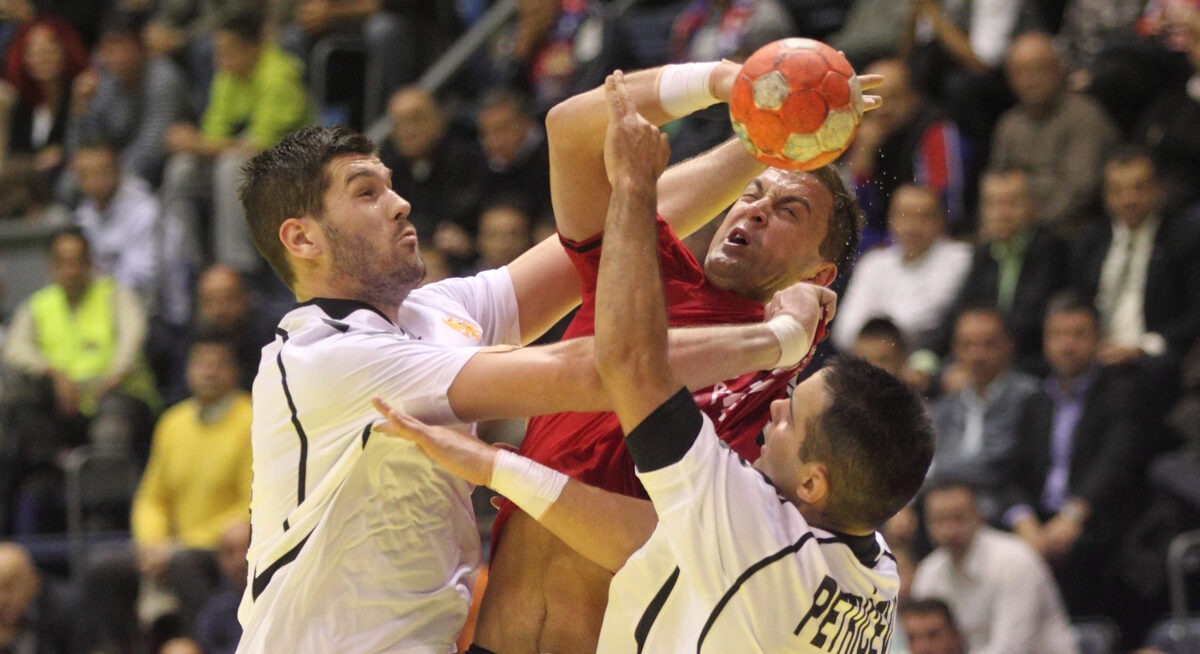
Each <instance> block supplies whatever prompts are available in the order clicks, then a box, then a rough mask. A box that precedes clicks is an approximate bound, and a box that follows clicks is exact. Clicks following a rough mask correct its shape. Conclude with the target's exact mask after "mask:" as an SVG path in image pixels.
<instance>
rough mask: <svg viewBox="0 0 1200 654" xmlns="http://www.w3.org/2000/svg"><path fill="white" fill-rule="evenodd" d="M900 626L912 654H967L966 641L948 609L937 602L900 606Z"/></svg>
mask: <svg viewBox="0 0 1200 654" xmlns="http://www.w3.org/2000/svg"><path fill="white" fill-rule="evenodd" d="M900 624H901V625H902V626H903V627H904V633H905V635H907V636H908V650H909V652H911V654H967V638H966V636H963V633H962V631H959V629H958V623H957V622H955V621H954V614H953V613H951V611H950V607H949V606H947V605H946V603H945V602H943V601H942V600H940V599H932V598H930V599H923V600H916V601H913V602H910V603H908V604H902V605H901V606H900Z"/></svg>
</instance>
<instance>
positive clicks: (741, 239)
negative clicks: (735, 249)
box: [725, 227, 750, 245]
mask: <svg viewBox="0 0 1200 654" xmlns="http://www.w3.org/2000/svg"><path fill="white" fill-rule="evenodd" d="M725 243H727V244H728V245H749V244H750V241H749V239H747V238H746V232H745V231H744V230H742V228H741V227H737V228H735V229H733V230H732V231H730V232H729V235H728V236H726V237H725Z"/></svg>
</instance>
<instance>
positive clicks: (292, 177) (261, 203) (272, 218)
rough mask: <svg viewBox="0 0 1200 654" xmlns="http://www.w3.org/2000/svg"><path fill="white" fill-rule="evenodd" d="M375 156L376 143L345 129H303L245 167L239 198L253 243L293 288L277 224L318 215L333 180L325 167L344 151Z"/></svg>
mask: <svg viewBox="0 0 1200 654" xmlns="http://www.w3.org/2000/svg"><path fill="white" fill-rule="evenodd" d="M355 154H358V155H373V154H375V144H374V143H371V141H370V139H368V138H367V137H365V136H363V135H361V134H359V133H358V132H355V131H354V130H351V129H349V128H347V127H341V126H338V127H304V128H301V129H299V130H296V131H295V132H292V133H291V134H288V135H287V136H285V137H283V139H282V140H281V141H279V143H276V144H275V145H274V146H272V147H271V148H269V149H267V150H264V151H263V152H260V153H259V154H257V155H255V157H254V158H253V159H251V160H250V161H248V162H246V165H245V166H244V167H243V168H242V175H243V178H242V186H241V188H240V189H238V197H239V198H241V200H242V206H243V207H245V209H246V222H247V224H249V226H250V236H251V237H252V238H253V239H254V246H255V247H256V248H258V251H259V253H260V254H262V256H263V258H264V259H266V260H267V263H269V264H270V265H271V269H272V270H274V271H275V274H277V275H279V278H280V279H282V280H283V282H284V283H285V284H287V285H288V286H289V287H290V286H292V284H293V283H294V282H295V279H296V275H295V272H294V271H293V270H292V267H291V265H290V264H289V263H288V259H287V250H286V249H285V248H284V247H283V242H282V241H280V240H279V226H280V225H282V224H283V221H285V220H287V219H288V218H293V217H298V216H303V215H305V214H308V215H311V216H314V217H320V215H321V214H322V213H323V212H324V210H325V205H324V198H323V196H324V195H325V191H326V190H328V189H329V184H330V182H331V180H330V178H329V172H328V171H327V170H326V169H325V167H326V164H328V163H329V162H330V161H332V160H333V159H335V158H337V157H340V156H345V155H355Z"/></svg>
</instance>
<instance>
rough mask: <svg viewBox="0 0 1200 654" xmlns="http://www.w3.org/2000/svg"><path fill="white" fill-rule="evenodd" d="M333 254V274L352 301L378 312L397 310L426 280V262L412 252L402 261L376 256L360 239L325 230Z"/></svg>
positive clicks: (374, 250) (368, 243)
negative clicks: (343, 286) (370, 306)
mask: <svg viewBox="0 0 1200 654" xmlns="http://www.w3.org/2000/svg"><path fill="white" fill-rule="evenodd" d="M326 234H327V235H328V238H329V247H330V249H331V250H332V254H333V257H332V259H333V265H332V274H333V277H334V279H335V280H337V281H338V282H339V283H342V284H344V285H345V286H346V288H348V289H350V292H351V294H352V295H353V296H354V299H356V300H359V301H362V302H366V303H367V304H370V305H372V306H375V307H378V308H392V307H398V306H400V303H401V302H403V301H404V298H405V297H407V296H408V294H409V292H411V291H412V290H413V289H414V288H416V287H417V285H418V284H420V283H421V280H423V279H424V278H425V261H424V260H423V259H422V258H421V255H420V252H418V251H416V250H415V249H414V251H413V252H412V254H411V255H408V256H405V257H403V258H399V259H397V258H391V257H387V256H381V255H377V254H376V248H374V247H372V243H371V242H370V241H369V240H368V239H366V238H363V237H362V236H357V235H349V234H345V233H343V232H341V231H339V230H338V229H337V228H333V227H329V228H327V230H326Z"/></svg>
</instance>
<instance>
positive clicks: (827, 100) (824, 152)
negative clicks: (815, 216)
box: [729, 38, 863, 170]
mask: <svg viewBox="0 0 1200 654" xmlns="http://www.w3.org/2000/svg"><path fill="white" fill-rule="evenodd" d="M862 115H863V96H862V87H861V86H859V83H858V78H856V77H855V76H854V69H853V68H852V67H851V66H850V62H848V61H846V58H845V57H843V56H842V54H841V53H839V52H838V51H837V50H834V49H833V48H831V47H829V46H827V45H825V44H824V43H821V42H820V41H814V40H812V39H801V38H790V39H780V40H778V41H774V42H771V43H768V44H766V45H764V46H763V47H761V48H759V49H758V50H756V51H755V52H754V54H752V55H750V58H749V59H747V60H746V63H745V64H743V65H742V70H741V72H739V73H738V76H737V79H736V80H734V82H733V93H732V95H731V96H730V98H729V119H730V122H732V123H733V131H734V133H735V134H737V135H738V139H740V140H741V142H742V145H744V146H746V149H747V150H749V151H750V154H752V155H754V157H755V158H756V159H758V160H759V161H761V162H763V163H765V164H767V165H768V166H774V167H776V168H787V169H789V170H814V169H816V168H820V167H821V166H824V165H825V164H828V163H830V162H832V161H833V160H835V159H837V158H838V156H840V155H841V154H842V152H844V151H845V150H846V148H847V147H849V146H850V141H851V140H852V139H853V138H854V132H855V131H856V130H857V129H858V123H859V122H860V121H861V120H862Z"/></svg>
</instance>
